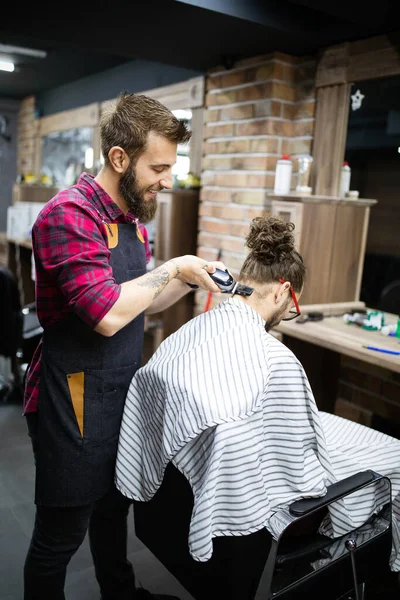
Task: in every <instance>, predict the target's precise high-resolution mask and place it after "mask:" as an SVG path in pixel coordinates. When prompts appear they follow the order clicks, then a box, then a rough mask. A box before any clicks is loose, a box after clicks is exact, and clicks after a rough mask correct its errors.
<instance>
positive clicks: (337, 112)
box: [311, 83, 350, 196]
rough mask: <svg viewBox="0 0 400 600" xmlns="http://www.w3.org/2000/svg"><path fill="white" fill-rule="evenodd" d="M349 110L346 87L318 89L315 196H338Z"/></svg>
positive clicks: (315, 140) (347, 87)
mask: <svg viewBox="0 0 400 600" xmlns="http://www.w3.org/2000/svg"><path fill="white" fill-rule="evenodd" d="M349 106H350V85H349V84H347V83H343V84H337V85H329V86H326V87H321V88H319V89H318V91H317V114H316V122H315V133H314V145H313V157H314V163H313V166H312V176H311V185H312V187H313V190H314V194H316V195H328V196H337V195H338V193H339V182H340V168H341V165H342V163H343V157H344V151H345V146H346V136H347V123H348V117H349Z"/></svg>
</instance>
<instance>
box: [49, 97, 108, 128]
mask: <svg viewBox="0 0 400 600" xmlns="http://www.w3.org/2000/svg"><path fill="white" fill-rule="evenodd" d="M99 110H100V107H99V104H98V102H95V103H93V104H88V105H87V106H82V107H80V108H74V109H72V110H64V111H63V112H59V113H56V114H54V115H49V116H48V117H42V118H41V119H39V136H44V135H48V134H49V133H53V132H54V131H67V130H68V129H78V128H79V127H96V126H97V125H98V124H99Z"/></svg>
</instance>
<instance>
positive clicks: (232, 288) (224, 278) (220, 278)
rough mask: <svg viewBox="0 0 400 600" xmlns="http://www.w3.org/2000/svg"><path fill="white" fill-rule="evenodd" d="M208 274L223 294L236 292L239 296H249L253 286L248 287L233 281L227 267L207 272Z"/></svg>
mask: <svg viewBox="0 0 400 600" xmlns="http://www.w3.org/2000/svg"><path fill="white" fill-rule="evenodd" d="M209 276H210V277H211V279H212V280H213V281H214V283H216V284H217V286H218V287H219V288H220V290H221V292H222V293H223V294H238V295H239V296H251V294H252V293H253V292H254V288H252V287H248V286H246V285H243V284H241V283H238V282H237V281H235V279H234V278H233V277H232V275H231V274H230V273H229V272H228V269H226V270H225V271H223V270H222V269H216V270H215V273H209Z"/></svg>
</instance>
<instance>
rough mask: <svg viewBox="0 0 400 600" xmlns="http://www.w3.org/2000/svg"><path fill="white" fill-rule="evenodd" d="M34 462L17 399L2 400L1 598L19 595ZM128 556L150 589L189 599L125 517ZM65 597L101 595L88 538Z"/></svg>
mask: <svg viewBox="0 0 400 600" xmlns="http://www.w3.org/2000/svg"><path fill="white" fill-rule="evenodd" d="M33 488H34V467H33V459H32V450H31V446H30V440H29V437H28V435H27V432H26V425H25V420H24V418H23V417H22V416H21V406H20V404H0V600H21V598H22V569H23V564H24V560H25V554H26V551H27V548H28V544H29V540H30V536H31V533H32V527H33V520H34V504H33ZM129 526H130V535H129V542H128V544H129V545H128V551H129V558H130V560H131V561H132V563H133V565H134V568H135V573H136V577H137V580H138V582H139V583H140V584H141V585H142V586H143V587H146V588H148V589H150V590H151V591H154V592H158V593H166V594H174V595H176V596H178V597H179V598H181V599H182V600H193V599H192V596H190V595H189V594H188V593H187V592H186V590H184V588H183V587H182V586H181V585H180V584H179V583H178V582H177V581H176V580H175V579H174V578H173V577H172V575H170V573H168V571H167V570H166V569H165V568H164V567H163V566H162V565H161V564H160V563H159V562H158V561H157V560H156V559H155V558H154V556H153V555H152V554H151V553H150V552H149V551H148V550H147V549H146V548H145V547H144V546H143V544H142V543H141V542H140V541H139V540H138V539H137V538H136V537H135V535H134V531H133V518H131V519H129ZM66 597H67V600H99V589H98V586H97V582H96V580H95V577H94V572H93V567H92V560H91V556H90V551H89V546H88V543H87V540H85V542H84V544H83V545H82V546H81V548H80V549H79V551H78V552H77V554H76V555H75V556H74V558H73V560H72V561H71V564H70V567H69V571H68V576H67V583H66Z"/></svg>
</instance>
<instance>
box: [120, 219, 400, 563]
mask: <svg viewBox="0 0 400 600" xmlns="http://www.w3.org/2000/svg"><path fill="white" fill-rule="evenodd" d="M293 229H294V225H293V224H292V223H284V222H283V221H282V220H280V219H278V218H276V217H259V218H257V219H254V220H253V221H252V223H251V226H250V232H249V234H248V236H247V239H246V243H247V247H248V249H249V253H248V255H247V257H246V259H245V261H244V263H243V266H242V269H241V272H240V277H239V282H240V283H241V284H245V285H246V286H250V287H252V288H254V292H253V293H252V294H251V295H250V296H241V295H236V294H235V295H234V296H233V297H231V298H229V299H227V300H226V301H223V302H221V303H219V304H218V305H217V306H216V307H215V308H214V309H213V310H211V311H209V312H206V313H204V314H201V315H200V316H198V317H196V318H194V319H192V320H191V321H189V322H188V323H186V324H185V325H184V326H183V327H181V328H180V329H179V331H177V332H176V333H174V334H173V335H171V336H170V337H168V338H167V339H166V340H165V341H164V342H163V343H162V344H161V345H160V347H159V348H158V350H157V351H156V352H155V354H154V356H153V357H152V358H151V360H150V361H149V362H148V363H147V364H146V365H145V366H144V367H143V368H142V369H140V370H139V371H138V372H137V373H136V375H135V376H134V378H133V379H132V382H131V385H130V388H129V392H128V396H127V399H126V405H125V411H124V416H123V421H122V427H121V434H120V442H119V452H118V459H117V467H116V485H117V487H118V488H119V489H120V491H121V492H122V493H123V494H125V495H126V496H129V497H131V498H134V499H135V500H142V501H146V500H150V499H151V498H152V496H153V495H154V494H155V492H156V491H157V489H158V488H159V486H160V485H161V483H162V480H163V475H164V471H165V469H166V466H167V465H168V463H169V462H172V463H173V465H175V467H176V468H177V469H179V471H180V472H181V473H182V474H183V475H184V476H185V477H186V478H187V480H188V481H189V483H190V486H191V489H192V492H193V498H194V508H193V512H192V517H191V522H190V531H189V549H190V553H191V555H192V557H193V558H194V559H195V560H199V561H207V560H208V559H209V558H210V557H211V555H212V551H213V544H212V539H213V537H216V536H226V535H246V534H250V533H253V532H255V531H259V530H260V529H262V528H267V529H268V530H269V531H270V533H271V534H272V535H273V536H275V537H277V536H278V535H279V533H280V531H281V529H282V527H284V525H285V523H283V522H282V521H281V520H280V519H278V517H277V513H278V511H280V514H281V513H282V510H281V509H285V507H287V506H288V505H289V504H290V503H291V502H294V501H295V500H298V499H300V498H304V497H317V496H322V495H324V494H325V492H326V486H327V485H329V484H331V483H334V482H335V481H339V480H341V479H343V478H345V477H347V476H349V475H352V474H354V473H357V472H359V471H362V470H365V469H372V470H374V471H377V472H378V473H381V474H382V475H389V476H390V477H391V481H392V490H393V512H394V517H395V518H394V522H393V534H394V544H393V552H392V557H391V568H392V569H393V570H400V550H399V526H398V519H399V518H400V442H399V441H398V440H395V439H392V438H390V437H388V436H386V435H384V434H382V433H379V432H377V431H374V430H372V429H368V428H366V427H363V426H361V425H358V424H356V423H352V422H350V421H347V420H345V419H342V418H340V417H337V416H334V415H330V414H327V413H323V412H319V411H318V409H317V406H316V403H315V400H314V397H313V394H312V391H311V388H310V385H309V382H308V380H307V376H306V374H305V372H304V369H303V367H302V365H301V364H300V362H299V361H298V360H297V358H296V357H295V356H294V354H293V353H292V352H291V351H290V350H289V349H288V348H287V347H286V346H284V345H283V344H282V343H281V342H280V341H278V340H277V339H276V338H275V337H274V336H273V335H271V334H270V333H269V332H268V331H269V330H270V329H271V328H272V327H273V326H274V325H276V324H277V323H279V322H280V321H281V320H283V319H291V318H295V317H296V316H297V315H298V314H299V308H298V300H299V298H300V296H301V292H302V290H303V286H304V282H305V274H306V269H305V266H304V263H303V260H302V257H301V256H300V254H299V253H298V252H297V251H296V250H295V244H294V236H293V233H292V232H293ZM377 508H379V498H376V497H375V494H374V491H373V490H372V489H371V490H370V489H369V488H368V489H365V490H361V492H360V493H357V494H353V495H351V496H349V498H348V499H343V500H341V501H339V502H336V503H335V505H334V506H333V507H332V508H330V511H329V518H328V519H326V520H325V522H324V523H323V524H322V525H321V530H322V529H323V531H324V533H326V534H328V535H331V536H340V535H343V534H344V533H346V532H348V531H351V530H352V529H354V528H355V527H358V526H360V525H362V524H363V523H364V522H365V521H366V520H367V519H368V517H369V516H370V515H371V514H372V513H373V512H374V511H375V510H376V509H377Z"/></svg>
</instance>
